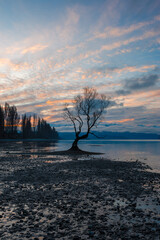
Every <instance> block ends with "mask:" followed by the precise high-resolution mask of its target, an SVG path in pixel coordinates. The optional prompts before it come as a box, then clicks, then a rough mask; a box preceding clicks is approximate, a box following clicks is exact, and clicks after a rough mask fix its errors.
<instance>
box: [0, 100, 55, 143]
mask: <svg viewBox="0 0 160 240" xmlns="http://www.w3.org/2000/svg"><path fill="white" fill-rule="evenodd" d="M7 138H11V139H17V138H25V139H27V138H29V139H33V138H44V139H57V138H58V133H57V131H56V130H55V128H54V127H51V126H50V124H49V123H47V122H46V121H45V120H44V119H43V118H42V119H41V118H40V117H38V116H37V115H36V114H34V115H30V116H27V114H24V115H22V116H21V117H20V115H19V114H18V112H17V108H16V107H15V106H10V105H9V104H8V103H5V106H4V107H3V106H0V139H7Z"/></svg>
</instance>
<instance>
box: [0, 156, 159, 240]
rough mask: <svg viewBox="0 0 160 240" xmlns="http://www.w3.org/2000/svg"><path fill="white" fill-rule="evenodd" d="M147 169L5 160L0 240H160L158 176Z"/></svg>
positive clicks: (86, 159)
mask: <svg viewBox="0 0 160 240" xmlns="http://www.w3.org/2000/svg"><path fill="white" fill-rule="evenodd" d="M102 156H103V155H102ZM148 168H149V167H147V166H146V165H144V164H142V163H140V162H139V161H133V162H122V161H110V160H107V159H104V158H103V157H102V158H98V159H96V157H92V156H87V155H86V156H79V157H78V156H73V155H72V156H71V155H68V156H67V155H66V154H64V156H62V155H59V156H58V155H54V156H50V155H48V156H43V155H39V156H37V155H36V156H35V155H23V154H19V155H15V154H13V155H11V154H8V155H6V156H2V157H1V158H0V183H1V184H0V206H1V209H0V239H2V240H6V239H17V240H20V239H23V240H25V239H34V240H36V239H37V240H38V239H39V240H49V239H52V240H53V239H64V240H66V239H71V240H72V239H73V240H78V239H83V240H85V239H100V240H106V239H114V240H120V239H136V240H137V239H148V240H150V239H157V240H158V239H159V236H160V198H159V197H160V194H159V184H160V174H158V173H154V172H151V171H148Z"/></svg>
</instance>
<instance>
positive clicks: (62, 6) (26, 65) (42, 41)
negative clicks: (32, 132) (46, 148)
mask: <svg viewBox="0 0 160 240" xmlns="http://www.w3.org/2000/svg"><path fill="white" fill-rule="evenodd" d="M0 36H1V41H0V105H4V104H5V102H8V103H9V104H11V105H13V104H14V105H15V106H17V109H18V112H19V113H20V114H23V113H25V112H27V113H28V114H32V113H36V114H38V115H39V116H40V117H42V118H44V119H45V120H46V121H47V122H49V123H50V124H51V125H53V126H54V127H55V128H56V130H57V131H72V126H71V125H70V124H69V123H67V122H65V121H64V120H63V116H62V115H63V109H64V104H65V103H69V104H72V101H73V98H74V97H75V96H76V95H77V94H81V93H82V91H83V88H84V87H86V86H89V87H94V88H95V89H97V91H98V92H99V93H103V94H106V95H107V97H111V101H112V102H111V103H112V104H111V105H110V108H109V109H108V110H107V112H106V115H105V116H104V119H103V121H102V122H101V127H100V131H103V130H105V131H132V132H153V133H159V134H160V125H159V122H160V76H159V73H160V67H159V66H160V5H159V0H153V1H148V0H142V1H132V0H124V1H120V0H113V1H109V0H100V1H96V0H93V1H84V0H81V1H80V0H77V1H74V0H71V1H66V0H60V1H58V0H55V1H50V0H45V1H43V0H34V1H33V0H22V1H19V0H14V1H11V0H5V1H0Z"/></svg>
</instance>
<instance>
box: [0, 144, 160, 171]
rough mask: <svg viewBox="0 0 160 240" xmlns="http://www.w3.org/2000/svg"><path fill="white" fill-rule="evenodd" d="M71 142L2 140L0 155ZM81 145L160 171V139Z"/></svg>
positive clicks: (59, 146)
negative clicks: (139, 162)
mask: <svg viewBox="0 0 160 240" xmlns="http://www.w3.org/2000/svg"><path fill="white" fill-rule="evenodd" d="M71 144H72V140H59V141H57V142H53V141H32V142H29V141H18V142H15V141H9V142H7V141H5V142H2V141H1V142H0V155H5V154H6V152H10V153H14V152H16V153H17V152H18V153H20V154H21V153H24V152H29V153H34V152H46V153H47V152H54V151H61V150H67V149H69V148H70V147H71ZM79 147H80V148H81V149H82V150H86V151H91V152H99V153H104V155H100V157H106V158H108V159H112V160H122V161H136V160H139V161H141V162H144V163H146V164H148V165H149V166H151V167H152V168H153V169H154V171H158V172H160V140H83V141H80V142H79ZM96 157H97V155H96ZM61 158H62V156H59V157H58V159H59V160H62V159H61Z"/></svg>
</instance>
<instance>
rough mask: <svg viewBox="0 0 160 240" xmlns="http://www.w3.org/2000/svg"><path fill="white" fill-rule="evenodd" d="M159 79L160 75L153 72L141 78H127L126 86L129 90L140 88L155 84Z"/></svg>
mask: <svg viewBox="0 0 160 240" xmlns="http://www.w3.org/2000/svg"><path fill="white" fill-rule="evenodd" d="M157 81H158V75H156V74H152V75H149V76H144V77H141V78H134V79H131V80H126V82H125V88H127V89H128V90H140V89H144V88H148V87H152V86H154V85H155V84H156V83H157Z"/></svg>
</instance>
